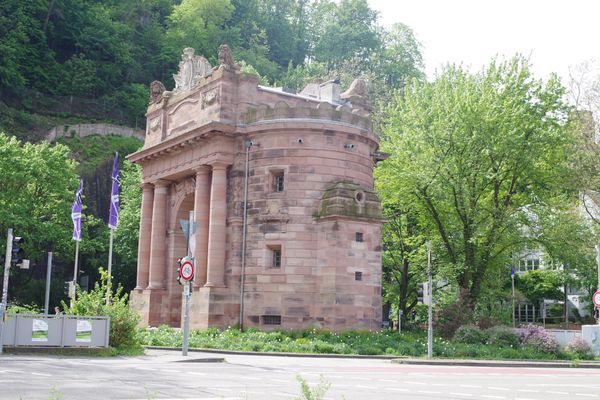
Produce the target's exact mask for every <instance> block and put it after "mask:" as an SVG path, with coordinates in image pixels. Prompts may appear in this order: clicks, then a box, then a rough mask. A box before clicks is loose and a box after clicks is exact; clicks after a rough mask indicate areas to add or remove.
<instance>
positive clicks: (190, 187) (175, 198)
mask: <svg viewBox="0 0 600 400" xmlns="http://www.w3.org/2000/svg"><path fill="white" fill-rule="evenodd" d="M194 190H196V178H195V177H193V176H191V177H189V178H186V179H184V180H182V181H179V182H175V183H174V184H173V186H172V192H171V207H174V206H175V205H176V204H178V203H179V202H180V201H181V200H183V198H184V197H185V196H187V195H188V194H190V193H194Z"/></svg>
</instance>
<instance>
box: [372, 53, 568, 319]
mask: <svg viewBox="0 0 600 400" xmlns="http://www.w3.org/2000/svg"><path fill="white" fill-rule="evenodd" d="M563 94H564V89H563V87H562V86H561V85H560V84H559V82H558V80H557V79H555V78H552V79H550V80H549V81H548V82H547V83H543V82H542V81H539V80H536V79H534V78H533V77H532V75H531V73H530V71H529V67H528V62H527V60H526V59H524V58H522V57H515V58H513V59H511V60H508V61H505V62H496V61H493V62H492V63H491V64H490V65H489V67H487V69H486V70H484V71H482V72H480V73H477V74H471V73H468V72H467V71H465V70H464V69H462V68H461V67H457V66H448V67H446V68H445V69H444V70H443V72H442V73H441V75H440V76H439V77H437V79H436V80H435V81H434V82H433V83H428V82H415V83H414V84H413V85H412V86H410V87H409V88H407V90H406V93H405V95H404V96H398V97H397V98H396V100H395V102H393V104H391V105H390V107H389V109H388V110H387V114H388V115H389V116H390V118H389V121H388V123H387V124H386V125H385V129H384V140H383V142H382V148H383V150H384V151H388V152H390V153H391V157H390V159H388V160H387V161H386V162H385V163H383V165H382V166H381V168H378V171H377V179H378V181H379V187H380V188H381V193H382V195H383V196H384V197H387V198H394V197H399V198H403V199H405V201H406V200H409V201H411V202H414V204H415V205H416V207H418V210H419V215H420V216H421V218H422V219H423V222H424V223H425V224H426V225H427V226H428V227H429V229H430V233H429V235H430V236H432V237H435V238H437V239H438V240H439V242H440V243H441V246H440V247H439V248H438V254H440V253H441V254H442V255H443V258H444V261H445V263H446V264H447V266H448V268H447V276H448V277H449V278H451V279H452V280H453V281H454V282H455V284H456V285H457V286H458V287H459V288H460V295H461V300H462V301H464V304H465V305H466V306H467V307H469V308H471V309H474V308H475V306H476V304H477V300H478V298H479V297H480V295H481V291H482V288H483V287H484V283H485V282H486V278H487V277H488V276H490V273H491V272H492V271H493V270H494V268H498V267H501V266H504V265H506V262H507V259H506V258H507V255H508V253H509V252H510V251H511V250H514V249H515V248H516V247H517V246H518V244H519V243H520V242H521V238H522V237H523V236H526V232H524V229H523V227H524V226H526V225H528V224H532V223H534V222H535V218H531V217H530V215H529V214H530V213H528V212H527V210H528V207H531V206H532V205H535V204H541V203H545V202H548V201H549V200H550V199H552V198H553V196H555V194H556V193H558V192H561V191H563V190H564V185H565V184H566V181H565V179H563V177H564V174H565V171H566V165H565V164H566V159H567V154H566V151H567V149H569V148H570V147H569V145H570V144H571V143H572V137H571V135H570V130H569V127H568V123H567V116H568V112H569V107H568V106H567V105H566V104H565V103H564V102H563V100H562V99H563Z"/></svg>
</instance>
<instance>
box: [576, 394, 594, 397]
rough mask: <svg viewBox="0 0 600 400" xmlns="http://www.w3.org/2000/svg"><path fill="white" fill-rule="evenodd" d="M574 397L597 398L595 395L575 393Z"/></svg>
mask: <svg viewBox="0 0 600 400" xmlns="http://www.w3.org/2000/svg"><path fill="white" fill-rule="evenodd" d="M575 396H585V397H598V395H597V394H586V393H575Z"/></svg>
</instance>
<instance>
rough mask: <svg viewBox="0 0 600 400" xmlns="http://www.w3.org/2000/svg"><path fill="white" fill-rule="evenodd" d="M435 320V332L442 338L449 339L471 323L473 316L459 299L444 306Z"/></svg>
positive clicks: (463, 301)
mask: <svg viewBox="0 0 600 400" xmlns="http://www.w3.org/2000/svg"><path fill="white" fill-rule="evenodd" d="M436 318H437V320H436V321H435V325H436V326H435V330H436V332H439V333H440V335H441V336H442V337H445V338H451V337H453V336H454V333H455V332H456V330H457V329H458V328H460V327H461V326H463V325H468V324H469V323H471V322H472V320H473V314H472V311H470V308H469V307H468V305H467V304H466V302H465V300H463V299H461V298H459V299H458V300H457V301H456V302H454V303H451V304H446V305H444V306H443V307H442V309H441V310H439V312H438V313H437V315H436Z"/></svg>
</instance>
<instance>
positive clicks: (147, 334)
mask: <svg viewBox="0 0 600 400" xmlns="http://www.w3.org/2000/svg"><path fill="white" fill-rule="evenodd" d="M139 338H140V340H141V342H142V344H143V345H147V346H164V347H180V346H181V345H182V340H183V336H182V332H181V330H179V329H174V328H170V327H168V326H166V325H163V326H160V327H158V328H146V329H141V330H140V332H139ZM189 346H190V347H191V348H203V349H223V350H237V351H257V352H285V353H316V354H352V355H393V356H408V357H425V356H426V355H427V333H426V332H424V331H419V332H402V333H398V332H395V331H389V330H388V331H381V332H364V331H348V332H329V331H321V330H308V331H273V332H261V331H258V330H256V329H248V330H247V331H246V332H240V331H239V330H237V329H234V328H229V329H226V330H223V331H221V330H218V329H214V328H211V329H207V330H194V331H192V332H191V333H190V340H189ZM433 355H434V356H435V357H440V358H458V359H461V358H469V359H484V360H517V359H519V360H574V359H576V358H577V356H576V355H575V354H572V353H569V352H565V351H559V352H558V353H547V352H543V351H540V350H538V349H534V348H531V347H529V346H520V345H516V346H515V345H514V344H512V343H511V342H510V341H497V343H495V344H490V343H460V342H457V341H453V340H444V339H442V338H438V337H436V338H434V343H433Z"/></svg>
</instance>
